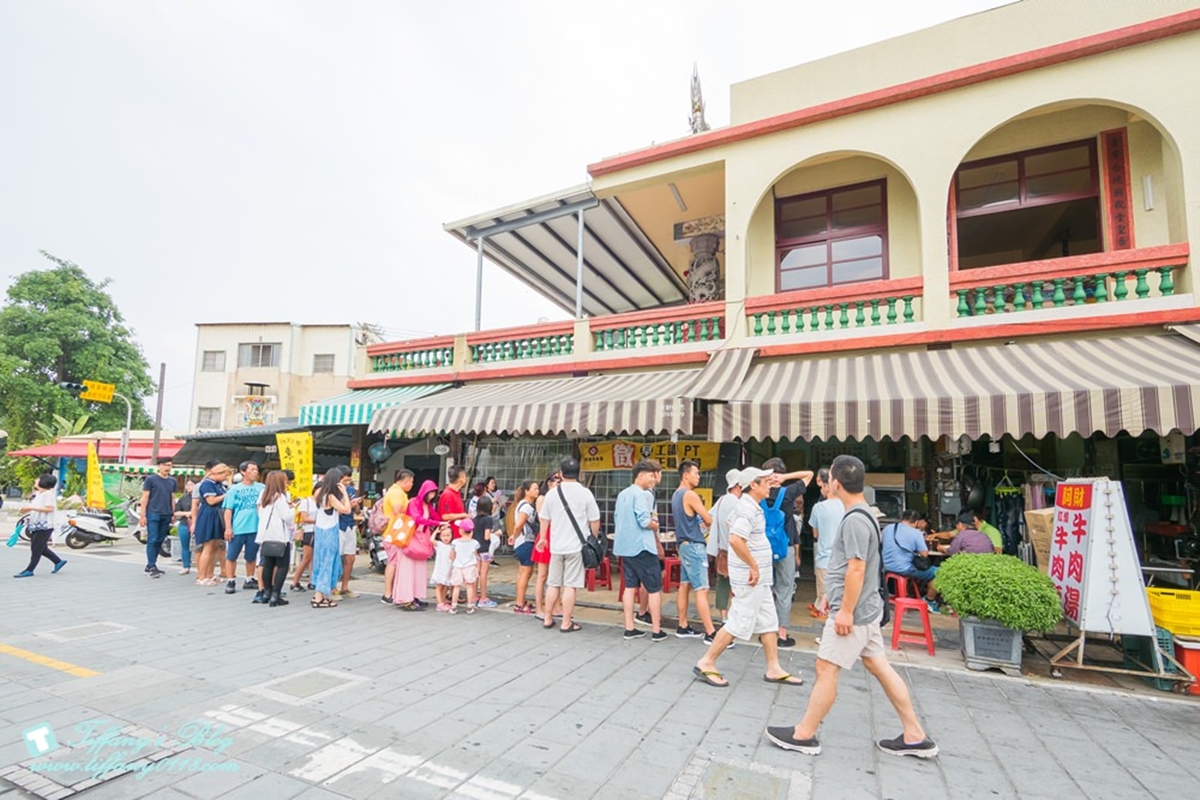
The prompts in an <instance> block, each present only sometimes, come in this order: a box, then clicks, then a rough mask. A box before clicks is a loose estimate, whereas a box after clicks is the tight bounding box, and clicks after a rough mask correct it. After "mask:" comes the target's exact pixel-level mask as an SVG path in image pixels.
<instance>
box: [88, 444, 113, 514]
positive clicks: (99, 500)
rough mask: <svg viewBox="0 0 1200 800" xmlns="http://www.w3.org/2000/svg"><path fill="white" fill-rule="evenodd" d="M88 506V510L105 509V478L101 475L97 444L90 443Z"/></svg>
mask: <svg viewBox="0 0 1200 800" xmlns="http://www.w3.org/2000/svg"><path fill="white" fill-rule="evenodd" d="M87 505H88V508H104V507H105V506H106V505H108V503H107V502H106V501H105V498H104V478H103V477H102V476H101V475H100V458H99V456H97V455H96V443H95V442H88V453H87Z"/></svg>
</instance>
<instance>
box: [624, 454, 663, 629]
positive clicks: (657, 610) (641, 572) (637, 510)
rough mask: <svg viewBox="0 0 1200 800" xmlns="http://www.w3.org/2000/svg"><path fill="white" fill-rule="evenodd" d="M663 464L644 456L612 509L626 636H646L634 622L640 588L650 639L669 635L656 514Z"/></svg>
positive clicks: (660, 545) (661, 554) (661, 553)
mask: <svg viewBox="0 0 1200 800" xmlns="http://www.w3.org/2000/svg"><path fill="white" fill-rule="evenodd" d="M661 473H662V467H661V466H660V465H659V463H658V462H657V461H654V460H652V459H645V458H644V459H642V460H641V461H639V462H638V463H637V464H636V465H635V466H634V468H633V483H632V484H630V485H629V486H626V487H625V488H624V489H622V490H621V493H620V494H618V495H617V503H616V507H615V508H614V510H613V527H614V535H613V556H614V557H617V558H620V559H622V563H623V567H622V568H623V570H624V576H625V591H624V592H622V593H621V607H622V609H623V610H624V612H625V638H626V639H639V638H641V637H642V636H645V635H646V632H645V631H642V630H638V629H637V628H635V627H634V625H633V622H634V620H633V607H634V604H635V602H636V600H637V594H638V589H642V588H644V589H645V590H646V592H647V594H648V595H649V598H648V600H649V606H650V608H649V611H650V625H651V634H650V641H652V642H661V641H663V640H664V639H666V638H667V634H666V633H665V632H664V631H663V630H662V567H660V566H659V561H658V560H659V558H661V557H662V556H663V549H662V543H661V542H660V541H659V540H658V519H656V517H655V514H654V486H655V485H656V484H657V483H658V478H659V475H660V474H661Z"/></svg>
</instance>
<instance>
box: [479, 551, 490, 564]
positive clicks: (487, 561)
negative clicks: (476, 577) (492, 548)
mask: <svg viewBox="0 0 1200 800" xmlns="http://www.w3.org/2000/svg"><path fill="white" fill-rule="evenodd" d="M479 560H480V561H482V562H483V563H484V564H490V563H492V554H491V553H480V554H479Z"/></svg>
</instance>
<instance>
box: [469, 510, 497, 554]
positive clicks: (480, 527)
mask: <svg viewBox="0 0 1200 800" xmlns="http://www.w3.org/2000/svg"><path fill="white" fill-rule="evenodd" d="M473 521H474V523H475V530H474V531H472V532H471V535H472V536H474V537H475V541H477V542H479V555H481V556H482V555H485V554H487V552H488V551H489V550H491V547H492V543H491V541H490V540H484V538H483V534H484V532H485V531H488V530H490V531H491V532H492V536H495V535H497V534H498V533H500V531H499V530H497V527H496V520H495V519H493V518H492V517H491V516H490V515H488V514H476V515H475V519H474V520H473Z"/></svg>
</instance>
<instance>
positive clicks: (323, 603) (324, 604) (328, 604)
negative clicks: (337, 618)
mask: <svg viewBox="0 0 1200 800" xmlns="http://www.w3.org/2000/svg"><path fill="white" fill-rule="evenodd" d="M308 604H309V605H310V606H312V607H313V608H337V605H338V604H337V603H336V602H334V601H333V600H330V599H329V598H328V597H323V598H321V599H320V600H317V599H315V598H314V599H312V600H310V601H309V602H308Z"/></svg>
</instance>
